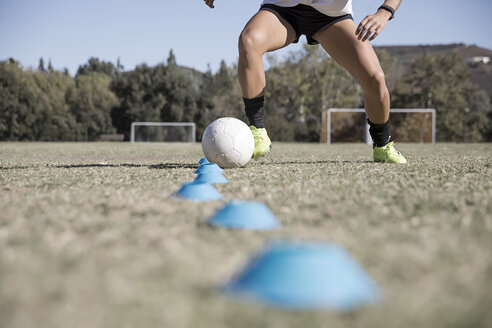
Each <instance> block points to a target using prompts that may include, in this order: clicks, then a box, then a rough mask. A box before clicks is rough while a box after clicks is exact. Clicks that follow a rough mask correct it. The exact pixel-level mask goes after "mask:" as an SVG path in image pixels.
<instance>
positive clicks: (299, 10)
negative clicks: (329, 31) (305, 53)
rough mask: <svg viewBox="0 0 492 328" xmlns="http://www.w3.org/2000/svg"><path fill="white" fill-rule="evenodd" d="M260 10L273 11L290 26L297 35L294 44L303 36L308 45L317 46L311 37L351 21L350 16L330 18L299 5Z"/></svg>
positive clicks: (265, 7)
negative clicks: (340, 23) (337, 23)
mask: <svg viewBox="0 0 492 328" xmlns="http://www.w3.org/2000/svg"><path fill="white" fill-rule="evenodd" d="M260 10H271V11H274V12H276V13H277V14H279V15H280V17H282V18H283V19H285V20H286V21H287V22H288V23H289V24H290V25H292V27H293V28H294V31H295V32H296V35H297V36H296V39H295V40H294V43H297V42H298V41H299V38H300V37H301V35H303V34H304V35H305V36H306V39H307V42H308V44H318V41H316V40H315V39H313V35H315V34H316V33H318V32H319V31H321V30H322V29H324V28H327V27H328V26H331V25H333V24H335V23H336V22H339V21H342V20H344V19H353V18H352V15H350V14H346V15H343V16H338V17H331V16H328V15H325V14H323V13H322V12H319V11H317V10H316V9H314V8H313V7H311V6H306V5H301V4H299V5H297V6H294V7H280V6H277V5H272V4H265V5H262V6H261V8H260Z"/></svg>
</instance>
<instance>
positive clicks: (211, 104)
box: [0, 46, 492, 142]
mask: <svg viewBox="0 0 492 328" xmlns="http://www.w3.org/2000/svg"><path fill="white" fill-rule="evenodd" d="M378 56H379V58H380V61H381V63H382V66H383V70H384V71H385V72H386V74H387V83H388V88H389V89H390V93H391V96H392V98H391V104H392V107H394V108H397V107H398V108H419V107H427V108H428V107H432V108H436V110H437V137H438V141H463V140H465V141H467V142H480V141H491V140H492V128H491V124H490V123H491V119H492V110H491V96H490V95H489V94H488V93H487V92H485V91H484V90H482V89H480V88H479V87H478V86H476V85H474V84H472V83H471V82H470V81H469V78H470V71H469V68H468V66H467V65H466V64H464V63H463V61H462V59H461V57H459V55H458V54H456V53H448V54H438V55H423V56H420V57H418V58H416V59H415V60H414V61H413V63H412V64H411V66H410V67H408V68H404V69H403V68H402V67H398V64H397V61H396V59H395V58H391V57H390V56H389V55H388V54H387V53H386V52H384V51H378ZM267 61H268V66H269V69H268V71H267V89H266V91H265V92H266V99H267V102H266V108H267V114H266V117H265V124H266V125H267V127H268V130H269V134H270V135H271V136H272V137H273V139H274V140H281V141H308V142H317V141H319V139H320V132H321V113H322V111H323V109H326V108H330V107H337V108H343V107H351V108H354V107H363V95H362V90H361V88H360V87H359V85H358V84H357V83H356V82H355V81H354V79H353V78H352V77H351V76H350V75H349V74H348V73H347V72H346V71H345V70H344V69H343V68H341V67H340V66H339V65H338V64H336V63H335V62H334V61H333V60H332V59H331V58H330V57H328V56H327V55H326V54H325V53H324V52H323V51H322V49H321V48H319V47H312V46H306V47H304V49H302V50H300V51H297V52H292V53H291V54H290V56H289V57H288V58H285V59H283V60H281V61H279V60H278V59H277V58H276V57H274V56H268V58H267ZM223 116H233V117H238V118H240V119H242V120H244V121H246V117H245V116H244V113H243V103H242V98H241V90H240V87H239V84H238V79H237V67H236V65H235V64H234V65H231V66H228V65H226V63H225V62H224V61H222V63H221V65H220V68H219V69H218V70H217V71H216V72H215V73H213V72H212V70H211V69H208V70H207V72H205V73H201V72H198V71H195V70H193V69H189V68H184V67H181V66H179V65H177V63H176V57H175V55H174V53H173V52H172V51H171V52H170V53H169V57H168V59H167V62H165V63H161V64H158V65H156V66H152V67H151V66H148V65H146V64H142V65H139V66H137V67H135V69H133V70H128V71H125V70H124V68H123V67H122V65H121V64H120V63H119V61H118V62H117V63H116V64H113V63H111V62H106V61H102V60H100V59H98V58H90V59H89V60H88V62H87V63H85V64H83V65H81V66H80V67H79V68H78V70H77V73H76V74H75V76H74V77H72V76H70V74H69V73H68V71H67V70H66V69H65V70H63V71H57V70H55V69H53V66H52V64H51V62H49V63H48V65H45V63H44V60H43V59H40V62H39V67H38V68H37V69H24V68H23V67H22V66H21V64H20V63H19V62H18V61H16V60H15V59H12V58H11V59H8V60H5V61H0V140H2V141H18V140H45V141H93V140H99V138H100V136H101V135H102V134H112V133H119V134H124V135H125V136H126V138H128V134H129V132H130V125H131V122H137V121H146V122H149V121H156V122H195V123H196V124H197V138H198V140H199V139H200V137H201V135H202V133H203V130H204V129H205V128H206V126H207V125H208V124H209V123H210V122H211V121H213V120H214V119H216V118H219V117H223ZM351 120H352V121H353V120H355V119H354V118H349V119H348V120H345V121H346V122H344V123H343V124H345V125H346V126H347V128H345V129H339V130H340V131H341V132H340V133H341V134H343V133H345V134H350V133H352V132H351V130H350V129H353V125H354V124H353V122H351ZM343 124H342V125H341V126H344V125H343ZM351 124H352V125H351ZM398 133H399V135H405V133H407V134H410V133H414V132H412V130H411V128H410V124H402V125H400V126H399V127H398Z"/></svg>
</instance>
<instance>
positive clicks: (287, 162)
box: [255, 160, 374, 165]
mask: <svg viewBox="0 0 492 328" xmlns="http://www.w3.org/2000/svg"><path fill="white" fill-rule="evenodd" d="M340 163H346V164H357V163H358V164H367V163H374V161H369V160H365V161H362V160H353V161H348V160H343V161H337V160H319V161H298V162H297V161H280V162H258V163H255V164H256V165H289V164H305V165H313V164H340Z"/></svg>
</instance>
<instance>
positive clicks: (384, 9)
mask: <svg viewBox="0 0 492 328" xmlns="http://www.w3.org/2000/svg"><path fill="white" fill-rule="evenodd" d="M377 13H378V14H381V15H384V16H385V17H387V18H388V20H391V19H393V17H395V10H394V9H393V8H392V7H390V6H388V5H382V6H380V7H379V8H378V11H377Z"/></svg>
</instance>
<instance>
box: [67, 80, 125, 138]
mask: <svg viewBox="0 0 492 328" xmlns="http://www.w3.org/2000/svg"><path fill="white" fill-rule="evenodd" d="M110 83H111V78H110V77H109V76H108V75H106V74H104V73H90V74H84V75H79V76H77V77H76V78H75V85H73V86H72V87H71V88H69V89H68V90H67V91H66V102H67V105H68V106H69V108H70V113H71V114H72V115H73V117H74V118H75V120H76V121H77V123H78V124H79V129H78V138H80V139H83V140H98V139H99V137H100V135H101V134H103V133H113V132H115V129H114V128H113V125H112V120H111V110H112V108H113V107H115V106H116V105H118V99H117V98H116V95H115V94H114V93H113V92H112V91H111V90H110V89H109V85H110Z"/></svg>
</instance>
